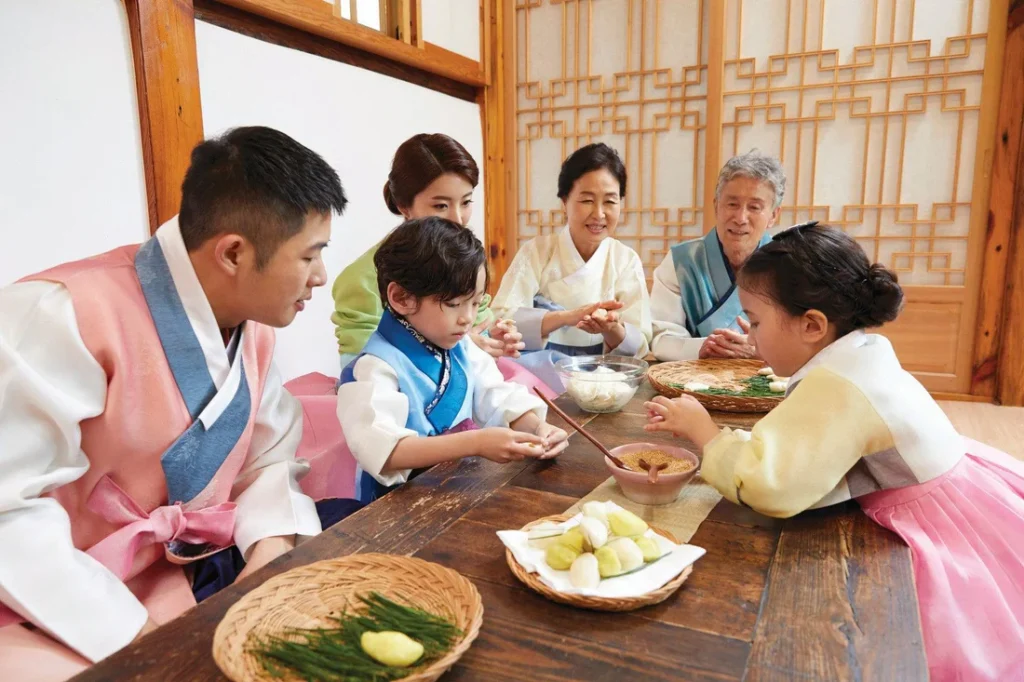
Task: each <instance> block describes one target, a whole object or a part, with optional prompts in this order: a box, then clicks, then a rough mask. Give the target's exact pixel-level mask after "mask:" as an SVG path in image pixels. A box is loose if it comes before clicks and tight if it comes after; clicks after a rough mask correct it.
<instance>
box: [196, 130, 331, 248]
mask: <svg viewBox="0 0 1024 682" xmlns="http://www.w3.org/2000/svg"><path fill="white" fill-rule="evenodd" d="M347 203H348V200H347V199H346V198H345V191H344V190H343V189H342V187H341V181H340V180H339V179H338V174H337V173H336V172H334V169H333V168H331V166H330V165H329V164H328V163H327V162H326V161H324V160H323V158H322V157H321V156H320V155H319V154H317V153H316V152H314V151H312V150H311V149H308V148H307V147H304V146H303V145H301V144H299V143H298V142H296V141H295V140H293V139H292V138H290V137H288V136H287V135H285V134H284V133H282V132H279V131H277V130H274V129H273V128H265V127H261V126H253V127H246V128H235V129H233V130H229V131H228V132H226V133H224V134H223V135H221V136H220V137H217V138H213V139H210V140H206V141H204V142H201V143H199V144H198V145H196V148H195V149H193V150H192V162H191V164H190V165H189V167H188V171H187V172H186V173H185V181H184V182H183V183H182V185H181V211H180V214H179V216H178V223H179V225H180V227H181V236H182V239H183V240H184V242H185V248H186V249H188V250H189V251H194V250H195V249H197V248H199V247H200V246H201V245H202V244H203V243H205V242H206V241H207V240H208V239H211V238H212V237H215V236H217V235H219V234H225V233H236V234H240V235H242V236H243V237H245V238H246V239H248V240H249V241H250V242H252V244H253V247H254V248H255V249H256V267H257V268H262V267H263V266H264V265H266V264H267V262H268V261H269V260H270V258H271V257H272V256H273V255H274V253H275V252H276V251H277V247H278V246H280V245H281V243H282V242H284V241H286V240H288V239H289V238H291V237H293V236H295V235H296V234H298V233H299V232H301V231H302V227H303V225H304V224H305V221H306V216H307V215H308V214H309V212H310V211H316V212H317V213H320V214H328V213H329V212H331V211H332V210H333V211H334V212H336V213H339V214H340V213H342V212H343V211H344V210H345V204H347Z"/></svg>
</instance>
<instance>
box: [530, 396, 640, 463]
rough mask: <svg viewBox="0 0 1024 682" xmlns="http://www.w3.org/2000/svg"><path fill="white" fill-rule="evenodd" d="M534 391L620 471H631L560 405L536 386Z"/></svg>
mask: <svg viewBox="0 0 1024 682" xmlns="http://www.w3.org/2000/svg"><path fill="white" fill-rule="evenodd" d="M533 390H534V392H535V393H536V394H537V395H539V396H540V399H541V400H543V401H544V402H545V403H547V406H548V407H550V408H551V409H552V410H554V412H555V414H557V415H558V416H559V417H561V418H562V419H564V420H565V421H567V422H568V423H569V426H571V427H572V428H574V429H576V430H577V431H578V432H579V434H580V435H581V436H583V437H584V438H586V439H587V440H589V441H590V442H591V443H593V444H594V447H596V448H597V449H598V450H600V451H601V452H602V453H604V456H605V457H607V458H608V459H610V460H611V461H612V462H614V463H615V466H617V467H619V468H620V469H625V470H626V471H631V469H629V467H627V466H626V465H625V464H623V463H622V460H621V459H619V458H618V457H616V456H615V455H613V454H612V453H611V451H610V450H609V449H608V448H606V447H605V446H604V445H602V444H601V441H599V440H598V439H596V438H594V437H593V436H591V435H590V434H589V433H588V432H587V430H586V429H584V428H583V427H582V426H580V425H579V424H577V423H576V421H575V420H574V419H573V418H572V417H570V416H569V415H567V414H566V413H565V412H563V411H562V408H560V407H559V406H558V405H555V403H554V402H553V401H552V400H550V399H549V398H548V397H547V396H546V395H544V394H543V393H541V392H540V389H539V388H537V387H536V386H534V387H533Z"/></svg>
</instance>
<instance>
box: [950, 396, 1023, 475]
mask: <svg viewBox="0 0 1024 682" xmlns="http://www.w3.org/2000/svg"><path fill="white" fill-rule="evenodd" d="M939 405H940V406H941V407H942V409H943V410H944V411H945V413H946V415H947V416H948V417H949V419H950V421H952V422H953V425H954V426H955V427H956V428H957V430H958V431H959V432H960V433H962V434H963V435H965V436H967V437H968V438H973V439H974V440H977V441H981V442H982V443H985V444H986V445H991V446H992V447H994V448H999V449H1000V450H1002V451H1003V452H1008V453H1009V454H1011V455H1013V456H1014V457H1016V458H1017V459H1020V460H1024V407H1000V406H998V405H986V404H985V403H968V402H955V401H949V400H940V401H939Z"/></svg>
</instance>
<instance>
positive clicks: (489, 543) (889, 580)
mask: <svg viewBox="0 0 1024 682" xmlns="http://www.w3.org/2000/svg"><path fill="white" fill-rule="evenodd" d="M651 394H652V393H651V389H650V388H649V387H648V386H646V385H645V386H644V387H642V388H641V389H640V391H639V392H638V394H637V396H636V397H635V398H634V399H633V401H632V402H631V403H630V404H629V406H627V408H626V409H625V410H623V411H622V412H620V413H617V414H612V415H600V416H593V415H583V414H582V413H580V411H579V410H577V409H575V407H574V406H571V405H570V406H569V411H570V414H572V415H576V416H579V417H580V418H581V420H583V419H585V420H588V421H589V427H588V428H590V429H592V430H593V432H594V433H595V434H596V435H597V436H598V437H599V438H600V439H602V440H603V442H605V443H606V444H608V445H609V446H616V445H621V444H624V443H629V442H636V441H638V440H648V441H649V440H651V439H652V437H651V436H648V435H646V434H644V432H643V430H642V427H643V424H644V422H645V421H646V419H645V416H644V414H643V407H642V404H641V403H642V401H643V400H644V399H646V398H647V397H649V396H650V395H651ZM562 404H563V405H567V403H566V402H565V401H564V400H563V401H562ZM715 416H716V419H717V420H718V421H720V423H722V424H723V425H724V424H731V425H736V426H747V427H749V426H751V425H752V423H753V421H756V419H754V418H752V417H750V416H745V415H728V414H719V415H715ZM556 419H557V418H556ZM822 456H827V453H822ZM607 476H608V474H607V471H606V470H605V468H604V465H603V464H602V462H601V459H600V457H599V455H598V454H597V452H596V450H595V449H594V448H593V447H592V446H591V445H590V444H589V443H587V442H586V441H585V440H583V439H582V438H580V437H578V436H574V437H573V438H572V442H571V444H570V447H569V448H568V449H567V451H566V452H565V453H564V454H563V455H561V456H560V457H558V458H557V459H556V460H553V461H550V462H537V461H528V462H522V463H514V464H509V465H504V466H501V465H497V464H493V463H491V462H488V461H486V460H482V459H472V460H463V461H461V462H458V463H449V464H443V465H439V466H437V467H434V468H433V469H432V470H431V471H429V472H427V473H425V474H423V475H422V476H420V477H418V478H417V479H415V480H414V481H412V482H411V483H410V484H408V485H406V486H404V487H402V488H401V489H399V490H396V491H395V492H393V493H391V494H390V495H388V496H386V497H384V498H383V499H381V500H379V501H377V502H375V503H374V504H372V505H370V506H368V507H367V508H366V509H364V510H362V511H360V512H358V513H357V514H355V515H353V516H351V517H349V518H348V519H346V520H345V521H343V522H342V523H341V524H339V525H338V526H336V527H335V528H332V529H330V530H328V531H326V532H325V533H324V534H322V535H321V536H319V537H317V538H315V539H312V540H310V541H309V542H306V543H304V544H303V545H301V546H300V547H298V548H297V549H295V550H294V551H293V552H291V553H289V554H288V555H286V556H284V557H281V558H280V559H278V560H277V561H275V562H273V563H272V564H270V565H269V566H267V567H265V568H264V569H263V570H261V571H259V572H257V573H256V574H255V575H253V576H251V577H250V578H249V579H247V580H245V581H243V582H242V583H240V584H238V585H235V586H232V587H230V588H228V589H226V590H224V591H223V592H221V593H219V594H217V595H215V596H214V597H212V598H210V599H209V600H207V601H206V602H204V603H203V604H202V605H200V606H198V607H196V608H194V609H192V610H191V611H189V612H188V613H186V614H184V615H183V616H182V617H180V618H178V619H176V620H174V621H172V622H171V623H168V624H167V625H164V626H163V627H161V628H160V629H159V630H157V631H156V632H154V633H152V634H150V635H148V636H147V637H145V638H144V639H143V640H141V641H140V642H139V643H137V644H135V645H133V646H130V647H128V648H127V649H125V650H123V651H121V652H119V653H118V654H116V655H114V656H112V657H110V658H108V659H106V660H105V661H102V662H101V663H99V664H98V665H96V666H94V667H93V668H91V669H89V670H88V671H86V672H85V673H83V674H82V675H80V676H78V677H77V678H76V679H77V680H79V681H80V682H85V681H86V680H103V681H104V682H109V681H110V680H167V681H172V680H182V681H185V680H187V681H189V682H201V681H204V680H222V679H224V678H223V677H222V676H221V675H220V673H219V671H218V669H217V667H216V666H215V664H214V662H213V659H212V657H211V655H210V647H211V643H212V640H213V631H214V629H215V628H216V626H217V623H218V622H219V621H220V619H221V618H222V617H223V615H224V613H225V611H226V610H227V609H228V607H230V606H231V604H233V603H234V602H235V601H237V600H238V599H239V597H241V596H242V595H243V594H245V593H246V592H247V591H249V590H251V589H252V588H254V587H255V586H256V585H258V584H259V583H261V582H263V581H264V580H266V579H267V578H269V577H270V576H272V575H275V574H277V573H280V572H282V571H284V570H287V569H290V568H294V567H296V566H301V565H304V564H307V563H310V562H312V561H316V560H319V559H325V558H331V557H338V556H343V555H346V554H352V553H356V552H371V551H373V552H388V553H394V554H412V555H415V556H418V557H422V558H424V559H427V560H430V561H435V562H437V563H440V564H443V565H445V566H449V567H451V568H453V569H455V570H457V571H459V572H461V573H462V574H463V575H465V576H467V577H469V578H470V579H471V580H472V581H473V582H474V584H475V585H476V586H477V589H479V590H480V594H481V595H482V597H483V602H484V609H485V611H484V624H483V628H482V630H481V632H480V637H479V638H478V639H477V640H476V642H475V643H474V644H473V646H472V648H470V650H469V651H468V652H467V654H466V655H465V656H464V657H463V658H462V660H461V661H460V662H459V664H458V665H456V667H454V668H453V669H452V670H451V671H450V672H449V673H448V674H447V675H446V676H445V677H444V678H442V679H444V680H446V681H448V682H455V681H456V680H487V681H495V680H531V681H537V682H540V681H543V680H588V682H598V681H601V680H609V681H618V680H630V681H632V680H681V679H685V680H739V679H745V680H750V681H755V680H757V681H759V680H779V681H783V680H786V681H789V680H830V681H831V680H901V681H904V682H908V681H910V680H919V679H920V680H924V679H927V666H926V663H925V658H924V650H923V645H922V640H921V632H920V626H919V622H918V613H917V599H916V596H915V591H914V580H913V574H912V570H911V564H910V553H909V550H908V549H907V547H906V546H905V545H904V544H903V543H902V542H900V541H899V539H898V538H896V536H894V535H892V534H891V533H889V532H888V531H886V530H884V529H882V528H880V527H879V526H876V525H875V524H874V523H872V522H871V521H870V520H869V519H868V518H867V517H866V516H865V515H864V514H863V513H861V512H860V510H859V509H858V508H857V507H856V505H854V504H852V503H851V504H847V505H843V506H840V507H834V508H831V509H828V510H822V511H816V512H808V513H805V514H801V515H800V516H799V517H797V518H795V519H790V520H785V521H780V520H776V519H770V518H767V517H764V516H761V515H758V514H755V513H753V512H751V511H750V510H747V509H744V508H741V507H737V506H735V505H733V504H731V503H729V502H727V501H725V500H723V501H722V502H721V503H720V504H719V505H718V506H717V507H716V508H715V509H714V510H713V511H712V513H711V515H710V516H709V517H708V519H707V520H706V521H705V522H704V523H703V524H702V525H701V526H700V528H699V530H698V531H697V534H696V535H695V536H694V537H693V539H692V540H691V542H692V543H693V544H695V545H699V546H701V547H704V548H706V549H707V555H705V556H704V557H703V558H702V559H701V560H700V561H698V563H697V564H696V566H695V567H694V571H693V574H692V576H691V577H690V579H689V580H688V581H687V582H686V583H685V584H684V585H683V587H682V588H681V589H680V590H679V592H677V593H676V594H675V595H673V596H672V597H670V598H669V599H668V600H667V601H666V602H664V603H662V604H659V605H657V606H653V607H648V608H645V609H641V610H639V611H633V612H630V613H621V614H607V613H598V612H590V611H583V610H579V609H574V608H570V607H567V606H561V605H558V604H555V603H553V602H549V601H547V600H546V599H544V598H543V597H541V596H539V595H537V594H535V593H534V592H531V591H530V590H528V589H526V588H525V587H524V586H523V585H522V584H520V583H519V582H518V581H517V580H516V579H515V578H514V577H513V576H512V573H511V572H510V571H509V569H508V567H507V565H506V564H505V553H504V551H503V547H502V545H501V543H500V542H499V541H498V538H497V536H496V535H495V531H497V530H499V529H507V528H518V527H520V526H522V525H523V524H525V523H526V522H528V521H531V520H533V519H536V518H537V517H540V516H544V515H547V514H555V513H560V512H562V511H564V510H565V509H567V508H568V507H569V506H570V505H572V504H573V503H574V502H575V501H576V500H578V499H579V498H580V497H583V496H584V495H586V494H587V493H588V492H590V491H591V490H592V489H593V488H595V487H596V486H597V485H598V484H599V483H601V482H602V481H603V480H604V479H605V478H607Z"/></svg>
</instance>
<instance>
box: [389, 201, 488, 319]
mask: <svg viewBox="0 0 1024 682" xmlns="http://www.w3.org/2000/svg"><path fill="white" fill-rule="evenodd" d="M486 262H487V259H486V257H485V254H484V245H483V244H481V243H480V240H479V239H477V238H476V235H474V234H473V232H472V231H470V230H469V229H468V228H465V227H462V226H461V225H459V224H458V223H454V222H452V221H451V220H448V219H446V218H440V217H438V216H430V217H428V218H416V219H414V220H407V221H405V222H404V223H402V224H401V225H399V226H398V227H396V228H395V229H394V231H392V232H391V234H389V235H388V236H387V238H386V239H385V240H384V241H383V242H382V243H381V245H380V248H378V249H377V253H375V254H374V256H373V264H374V266H376V268H377V288H378V290H380V299H381V300H382V301H384V302H387V300H388V284H390V283H391V282H395V283H396V284H398V286H400V287H402V288H403V289H405V290H406V291H407V292H409V293H410V294H411V295H413V296H415V297H416V298H425V297H427V296H437V297H438V298H439V299H440V300H441V301H442V302H444V301H451V300H453V299H456V298H459V297H460V296H468V295H470V294H472V293H474V292H475V291H476V278H477V273H479V272H480V268H481V267H484V266H485V264H486ZM485 273H486V267H485ZM485 277H487V275H486V274H485ZM488 281H489V280H488V279H485V284H484V288H485V289H486V288H487V282H488Z"/></svg>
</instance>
